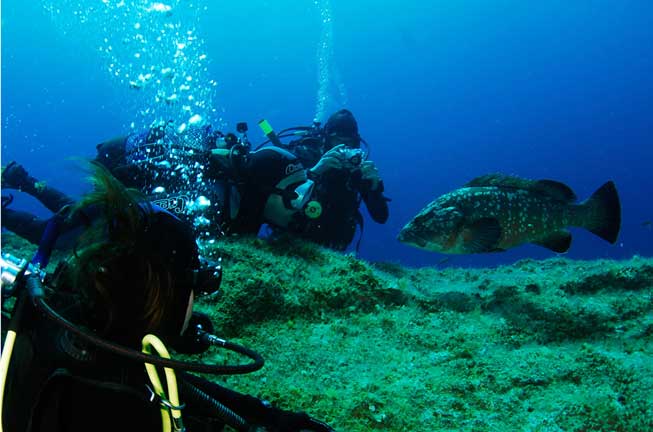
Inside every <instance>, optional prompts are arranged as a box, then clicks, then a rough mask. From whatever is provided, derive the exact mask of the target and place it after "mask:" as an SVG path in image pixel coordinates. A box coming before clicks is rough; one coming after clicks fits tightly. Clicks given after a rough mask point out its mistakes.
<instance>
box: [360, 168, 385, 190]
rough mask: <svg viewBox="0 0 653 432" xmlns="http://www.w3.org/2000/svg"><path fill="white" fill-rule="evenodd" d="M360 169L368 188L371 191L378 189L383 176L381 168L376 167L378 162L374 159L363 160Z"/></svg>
mask: <svg viewBox="0 0 653 432" xmlns="http://www.w3.org/2000/svg"><path fill="white" fill-rule="evenodd" d="M360 169H361V180H362V181H363V184H364V185H365V187H366V189H367V190H369V191H370V192H374V191H375V190H377V189H378V188H379V185H380V184H381V176H380V175H379V169H378V168H377V167H376V164H375V163H374V162H372V161H363V163H361V167H360Z"/></svg>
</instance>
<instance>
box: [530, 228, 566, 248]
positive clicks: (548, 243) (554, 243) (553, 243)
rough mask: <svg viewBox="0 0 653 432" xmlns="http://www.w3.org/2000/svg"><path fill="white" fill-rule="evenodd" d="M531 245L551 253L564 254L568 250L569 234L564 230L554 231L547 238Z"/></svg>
mask: <svg viewBox="0 0 653 432" xmlns="http://www.w3.org/2000/svg"><path fill="white" fill-rule="evenodd" d="M533 243H535V244H536V245H540V246H542V247H545V248H547V249H549V250H552V251H553V252H557V253H565V252H567V251H568V250H569V246H571V233H570V232H569V231H566V230H560V231H556V232H554V233H553V234H551V235H550V236H549V237H547V238H545V239H542V240H539V241H535V242H533Z"/></svg>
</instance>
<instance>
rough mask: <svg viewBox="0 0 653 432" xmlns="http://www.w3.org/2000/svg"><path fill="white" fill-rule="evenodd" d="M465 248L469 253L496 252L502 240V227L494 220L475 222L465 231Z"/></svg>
mask: <svg viewBox="0 0 653 432" xmlns="http://www.w3.org/2000/svg"><path fill="white" fill-rule="evenodd" d="M465 231H466V233H465V237H464V238H465V240H464V248H465V251H466V252H467V253H483V252H495V251H497V250H500V249H499V248H498V244H499V240H500V239H501V232H502V230H501V225H500V224H499V221H498V220H496V219H494V218H482V219H479V220H477V221H474V222H473V223H472V224H470V225H469V226H468V227H467V228H466V229H465Z"/></svg>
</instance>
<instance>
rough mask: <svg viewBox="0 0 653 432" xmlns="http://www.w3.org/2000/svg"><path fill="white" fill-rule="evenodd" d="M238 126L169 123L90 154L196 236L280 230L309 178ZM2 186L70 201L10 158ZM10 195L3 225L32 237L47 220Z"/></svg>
mask: <svg viewBox="0 0 653 432" xmlns="http://www.w3.org/2000/svg"><path fill="white" fill-rule="evenodd" d="M237 129H238V132H239V133H240V137H238V136H236V135H235V134H233V133H229V134H227V135H224V134H222V133H221V132H219V131H215V130H213V129H212V128H211V127H210V126H202V127H189V128H186V129H185V130H183V131H181V132H179V130H178V129H176V128H174V127H173V125H172V123H171V122H167V123H164V124H160V125H157V126H155V127H153V128H151V129H150V130H149V131H147V132H144V133H141V134H132V135H128V136H126V137H125V136H123V137H119V138H115V139H112V140H109V141H106V142H103V143H101V144H99V145H98V146H97V156H96V158H95V161H97V162H99V163H100V164H102V165H104V166H105V167H106V168H107V169H109V171H110V172H111V173H112V174H113V175H114V176H115V177H116V178H118V179H119V180H120V181H121V182H122V183H124V184H125V185H127V186H129V187H133V188H135V189H138V190H140V191H141V192H142V193H144V194H145V195H146V196H147V198H148V199H149V200H150V201H151V202H152V203H153V204H156V205H158V206H160V207H162V208H164V209H166V210H168V211H170V212H172V213H174V214H175V215H177V216H179V217H180V218H182V219H184V220H185V221H186V222H188V223H189V224H191V225H192V226H193V228H194V230H195V232H196V235H197V237H198V238H199V239H207V238H215V237H219V236H222V235H231V234H254V235H256V234H257V233H258V232H259V230H260V229H261V227H262V226H264V224H268V225H270V226H272V227H275V228H278V229H285V228H287V227H288V225H289V222H290V221H291V219H293V217H294V215H295V214H296V213H300V214H301V212H302V211H304V208H305V206H306V204H307V203H309V201H310V198H311V194H312V191H313V181H312V180H310V179H308V174H307V172H306V170H305V169H304V168H303V167H302V166H301V164H300V163H299V161H298V158H297V157H296V156H295V155H293V154H291V153H289V152H288V151H286V150H284V149H281V148H277V147H272V146H268V147H265V148H262V149H260V150H257V151H253V152H252V151H250V145H249V141H248V139H247V133H246V132H247V126H246V124H245V123H239V124H238V126H237ZM2 187H3V188H10V189H17V190H21V191H23V192H26V193H28V194H30V195H32V196H33V197H35V198H37V199H38V200H39V201H41V202H42V203H43V204H44V205H45V206H46V208H48V209H49V210H50V211H52V212H53V213H57V212H59V211H61V210H62V209H63V208H65V207H66V206H69V205H70V204H71V203H72V202H73V200H72V199H71V198H69V197H67V196H66V195H65V194H63V193H61V192H59V191H57V190H56V189H54V188H51V187H49V186H47V185H46V184H45V183H44V182H39V181H38V180H37V179H36V178H34V177H32V176H31V175H30V174H29V173H28V172H27V171H26V170H25V168H24V167H23V166H21V165H20V164H17V163H16V162H11V163H10V164H8V165H7V166H6V167H5V168H4V169H3V171H2ZM11 199H12V198H11V196H10V195H8V196H7V197H6V198H3V203H2V219H3V226H4V227H5V228H7V229H9V230H11V231H13V232H15V233H16V234H18V235H19V236H21V237H23V238H25V239H27V240H29V241H30V242H32V243H34V244H37V243H38V241H39V239H40V238H41V234H42V232H43V229H44V227H45V225H46V223H47V220H46V219H39V218H36V217H35V216H34V215H32V214H29V213H26V212H21V211H16V210H13V209H10V208H9V204H10V203H11Z"/></svg>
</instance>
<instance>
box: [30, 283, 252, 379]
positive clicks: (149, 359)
mask: <svg viewBox="0 0 653 432" xmlns="http://www.w3.org/2000/svg"><path fill="white" fill-rule="evenodd" d="M30 276H31V275H30ZM28 280H32V278H31V277H28ZM36 281H37V282H38V283H40V281H38V279H37V278H36ZM34 304H35V306H36V307H37V308H38V309H40V310H41V311H42V312H44V313H45V315H46V316H47V317H48V318H49V319H51V320H53V321H54V322H55V323H57V324H59V325H60V326H62V327H63V328H65V329H66V330H68V331H69V332H71V333H73V334H75V335H76V336H79V337H80V338H81V339H83V340H85V341H87V342H89V343H91V344H93V345H94V346H97V347H98V348H100V349H101V350H103V351H108V352H111V353H113V354H118V355H120V356H122V357H127V358H128V359H130V360H135V361H138V362H141V363H151V364H153V365H156V366H160V367H168V368H171V369H175V370H185V371H189V372H200V373H207V374H212V375H240V374H247V373H250V372H255V371H257V370H259V369H261V368H262V367H263V364H264V360H263V357H261V355H260V354H259V353H257V352H256V351H253V350H251V349H249V348H247V347H244V346H242V345H238V344H235V343H233V342H229V341H226V340H222V339H218V340H220V341H221V343H220V344H219V345H220V346H221V347H222V348H224V349H227V350H229V351H233V352H236V353H238V354H241V355H244V356H246V357H249V358H250V359H252V360H253V362H252V363H248V364H244V365H224V366H219V365H208V364H204V363H197V362H183V361H179V360H172V359H166V358H161V357H158V356H153V355H148V354H143V353H142V352H140V351H136V350H134V349H131V348H127V347H125V346H122V345H118V344H116V343H113V342H110V341H107V340H104V339H102V338H100V337H99V336H96V335H94V334H92V333H90V332H87V331H84V330H82V329H81V328H79V327H77V326H75V325H74V324H73V323H71V322H70V321H68V320H67V319H65V318H64V317H62V316H61V315H59V314H58V313H57V312H56V311H55V310H54V309H52V308H51V307H50V306H48V304H47V303H45V301H44V300H43V299H42V298H37V299H36V301H35V302H34ZM214 345H215V344H214Z"/></svg>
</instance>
